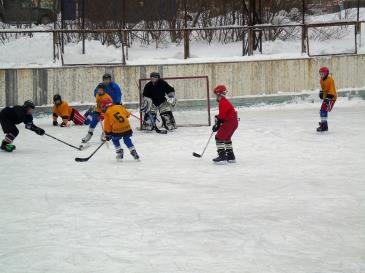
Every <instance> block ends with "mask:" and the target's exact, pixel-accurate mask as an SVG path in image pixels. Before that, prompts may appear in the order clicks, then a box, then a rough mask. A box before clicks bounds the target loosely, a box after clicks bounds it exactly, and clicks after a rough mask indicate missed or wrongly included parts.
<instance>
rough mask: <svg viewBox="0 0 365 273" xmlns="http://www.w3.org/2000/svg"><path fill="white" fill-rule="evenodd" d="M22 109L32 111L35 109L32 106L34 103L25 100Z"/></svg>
mask: <svg viewBox="0 0 365 273" xmlns="http://www.w3.org/2000/svg"><path fill="white" fill-rule="evenodd" d="M23 107H25V108H27V109H28V108H32V109H34V108H35V105H34V102H33V101H31V100H26V101H25V102H24V104H23Z"/></svg>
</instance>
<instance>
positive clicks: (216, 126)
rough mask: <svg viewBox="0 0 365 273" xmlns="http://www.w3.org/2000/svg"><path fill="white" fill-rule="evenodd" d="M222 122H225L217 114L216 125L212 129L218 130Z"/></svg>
mask: <svg viewBox="0 0 365 273" xmlns="http://www.w3.org/2000/svg"><path fill="white" fill-rule="evenodd" d="M222 123H223V122H222V121H221V120H220V119H218V117H217V116H215V124H214V126H213V128H212V131H213V132H217V131H218V130H219V128H220V127H221V125H222Z"/></svg>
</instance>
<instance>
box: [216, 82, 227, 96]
mask: <svg viewBox="0 0 365 273" xmlns="http://www.w3.org/2000/svg"><path fill="white" fill-rule="evenodd" d="M213 92H214V94H216V95H219V96H225V95H226V94H227V87H226V86H225V85H223V84H220V85H217V86H216V88H214V90H213Z"/></svg>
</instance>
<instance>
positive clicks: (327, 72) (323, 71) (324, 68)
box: [319, 66, 330, 76]
mask: <svg viewBox="0 0 365 273" xmlns="http://www.w3.org/2000/svg"><path fill="white" fill-rule="evenodd" d="M319 73H323V74H324V75H325V76H328V74H329V73H330V70H329V69H328V67H325V66H324V67H321V68H320V69H319Z"/></svg>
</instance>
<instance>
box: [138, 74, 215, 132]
mask: <svg viewBox="0 0 365 273" xmlns="http://www.w3.org/2000/svg"><path fill="white" fill-rule="evenodd" d="M161 79H163V80H165V81H166V82H167V83H168V84H169V85H170V86H172V87H173V88H174V89H175V94H176V99H177V103H176V106H175V107H174V108H173V114H174V117H175V120H176V125H177V127H198V126H210V125H211V116H210V90H209V77H208V76H185V77H163V78H161ZM150 80H151V79H150V78H141V79H139V82H138V87H139V95H140V96H139V97H140V101H139V103H140V105H141V104H142V100H143V90H144V87H145V85H146V84H147V83H148V82H150ZM140 116H141V128H142V122H143V121H142V112H140Z"/></svg>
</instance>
